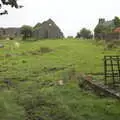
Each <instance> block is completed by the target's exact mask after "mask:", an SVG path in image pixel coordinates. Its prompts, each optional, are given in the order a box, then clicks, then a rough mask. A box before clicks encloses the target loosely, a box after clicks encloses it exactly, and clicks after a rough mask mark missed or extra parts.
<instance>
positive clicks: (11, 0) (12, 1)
mask: <svg viewBox="0 0 120 120" xmlns="http://www.w3.org/2000/svg"><path fill="white" fill-rule="evenodd" d="M4 5H9V6H11V7H15V8H22V7H23V6H22V5H18V3H17V0H1V2H0V9H1V8H3V6H4ZM4 14H8V11H7V10H4V11H1V12H0V15H4Z"/></svg>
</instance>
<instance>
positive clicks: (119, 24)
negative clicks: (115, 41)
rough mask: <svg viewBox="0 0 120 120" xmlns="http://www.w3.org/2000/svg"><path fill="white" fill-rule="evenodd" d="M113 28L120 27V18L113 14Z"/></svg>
mask: <svg viewBox="0 0 120 120" xmlns="http://www.w3.org/2000/svg"><path fill="white" fill-rule="evenodd" d="M114 24H115V28H117V27H120V18H119V17H117V16H115V18H114Z"/></svg>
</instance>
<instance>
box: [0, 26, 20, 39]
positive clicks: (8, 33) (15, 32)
mask: <svg viewBox="0 0 120 120" xmlns="http://www.w3.org/2000/svg"><path fill="white" fill-rule="evenodd" d="M0 37H20V28H14V27H13V28H12V27H11V28H0Z"/></svg>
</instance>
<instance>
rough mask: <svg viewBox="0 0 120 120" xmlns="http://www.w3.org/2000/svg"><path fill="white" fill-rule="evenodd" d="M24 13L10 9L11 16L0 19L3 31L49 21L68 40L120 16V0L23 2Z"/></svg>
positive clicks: (21, 10)
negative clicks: (103, 21)
mask: <svg viewBox="0 0 120 120" xmlns="http://www.w3.org/2000/svg"><path fill="white" fill-rule="evenodd" d="M19 3H20V4H22V5H24V8H22V9H17V10H16V9H12V8H10V7H7V9H8V10H9V15H4V16H0V26H1V27H15V26H17V27H20V26H21V25H23V24H27V25H31V26H34V25H35V24H36V23H37V22H43V21H45V20H47V19H49V18H51V19H53V21H55V23H56V24H57V25H58V26H59V27H60V28H61V30H62V31H63V32H64V34H65V36H68V35H73V36H75V35H76V33H77V32H78V31H79V30H80V29H81V28H83V27H86V28H89V29H90V30H94V27H95V25H96V24H97V23H98V19H99V18H105V19H106V20H110V19H113V18H114V16H120V0H19Z"/></svg>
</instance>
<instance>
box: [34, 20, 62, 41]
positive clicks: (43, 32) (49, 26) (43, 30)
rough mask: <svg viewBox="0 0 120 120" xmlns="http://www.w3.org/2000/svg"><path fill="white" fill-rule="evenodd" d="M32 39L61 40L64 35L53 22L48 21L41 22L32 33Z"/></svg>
mask: <svg viewBox="0 0 120 120" xmlns="http://www.w3.org/2000/svg"><path fill="white" fill-rule="evenodd" d="M33 37H34V38H36V39H44V38H46V39H47V38H50V39H51V38H52V39H54V38H63V37H64V35H63V33H62V31H61V30H60V28H59V27H58V26H57V25H56V24H55V23H54V21H53V20H51V19H49V20H47V21H45V22H43V23H42V24H41V25H40V27H37V28H36V29H35V30H34V31H33Z"/></svg>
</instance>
